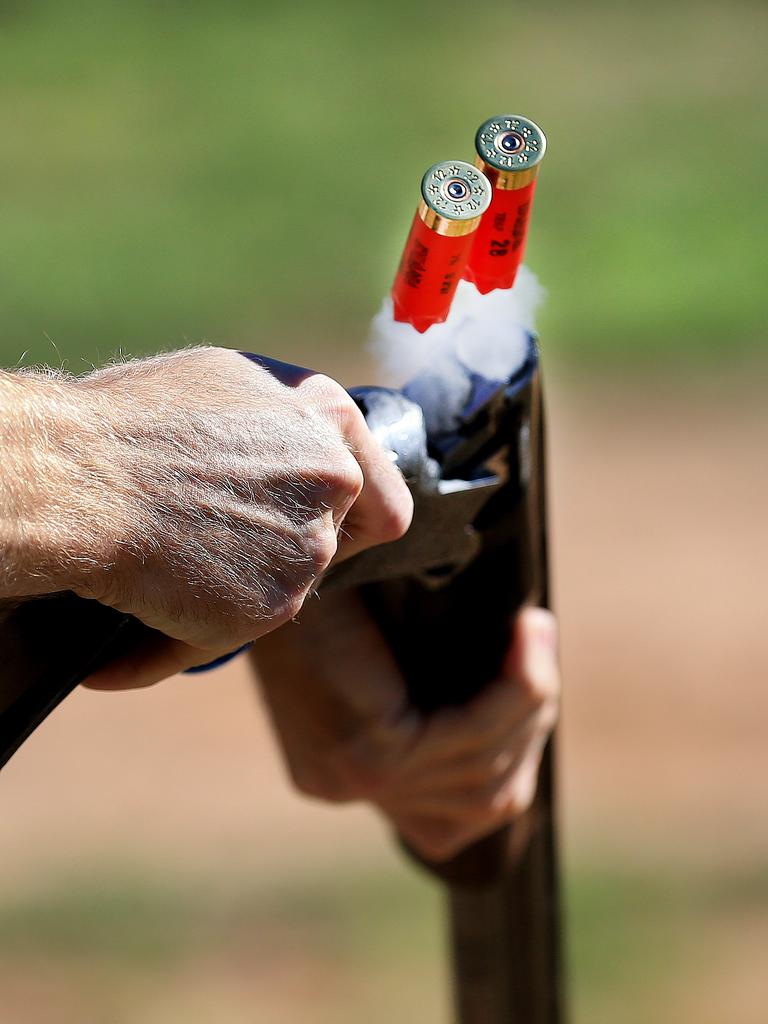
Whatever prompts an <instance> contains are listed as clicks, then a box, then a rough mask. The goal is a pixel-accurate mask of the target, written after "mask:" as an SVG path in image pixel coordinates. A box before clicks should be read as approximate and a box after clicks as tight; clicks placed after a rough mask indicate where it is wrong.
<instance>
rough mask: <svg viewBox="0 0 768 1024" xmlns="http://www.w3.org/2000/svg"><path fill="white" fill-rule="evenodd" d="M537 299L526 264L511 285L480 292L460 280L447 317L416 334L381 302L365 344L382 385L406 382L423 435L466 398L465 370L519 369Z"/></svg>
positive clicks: (498, 372)
mask: <svg viewBox="0 0 768 1024" xmlns="http://www.w3.org/2000/svg"><path fill="white" fill-rule="evenodd" d="M545 294H546V292H545V289H544V288H543V287H542V285H541V284H539V281H538V278H537V277H536V275H535V274H534V273H533V272H532V271H531V270H529V269H528V268H527V267H526V266H522V267H520V269H519V270H518V272H517V277H516V278H515V283H514V286H513V287H512V288H507V289H497V290H496V291H492V292H489V293H488V294H487V295H481V294H480V292H478V290H477V289H476V288H475V286H474V285H473V284H471V283H470V282H468V281H460V282H459V287H458V289H457V290H456V296H455V298H454V300H453V305H452V306H451V311H450V314H449V316H448V319H447V320H446V321H445V322H444V323H442V324H433V325H432V327H430V328H429V329H428V330H426V331H425V332H424V333H423V334H419V332H418V331H417V330H416V329H415V328H414V327H412V326H411V324H407V323H398V322H397V321H396V320H395V319H394V318H393V309H392V299H391V298H389V297H388V298H386V299H385V300H384V302H383V304H382V307H381V309H380V310H379V312H378V313H377V314H376V316H375V317H374V318H373V322H372V324H371V334H370V342H369V347H370V349H371V351H372V352H373V354H374V356H375V357H376V359H377V361H378V364H379V366H380V369H381V372H382V375H383V377H384V378H385V382H386V383H387V384H390V385H392V386H400V385H402V384H403V383H405V382H409V383H408V387H407V389H406V391H407V393H408V395H409V396H410V397H411V398H413V399H414V400H415V401H417V402H418V403H419V404H420V405H421V406H422V407H423V408H424V410H425V412H426V414H427V420H428V426H429V428H430V431H436V432H439V431H442V430H449V429H451V427H453V426H454V425H455V420H456V415H457V414H458V412H459V410H460V409H461V407H462V406H463V404H464V402H465V401H466V399H467V398H468V391H469V381H468V377H467V370H470V371H472V372H474V373H479V374H481V375H482V376H483V377H487V378H489V379H490V380H503V379H505V378H506V377H509V376H510V375H511V374H512V373H514V371H515V370H516V369H517V368H518V367H519V366H521V365H522V363H523V362H524V360H525V356H526V353H527V350H528V335H529V334H531V333H533V332H534V331H535V319H536V312H537V310H538V308H539V306H540V305H541V303H542V301H543V300H544V297H545Z"/></svg>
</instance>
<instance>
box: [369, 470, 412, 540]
mask: <svg viewBox="0 0 768 1024" xmlns="http://www.w3.org/2000/svg"><path fill="white" fill-rule="evenodd" d="M412 519H413V498H412V497H411V494H410V491H409V490H408V489H407V488H406V487H405V485H404V484H403V485H402V486H400V487H399V488H398V493H396V494H393V496H392V498H391V500H390V501H389V502H387V503H386V505H384V506H382V508H381V509H380V512H379V517H378V521H377V523H376V534H377V538H378V540H379V541H380V542H381V543H387V542H390V541H394V540H400V538H401V537H403V536H405V534H406V533H407V532H408V528H409V527H410V525H411V520H412Z"/></svg>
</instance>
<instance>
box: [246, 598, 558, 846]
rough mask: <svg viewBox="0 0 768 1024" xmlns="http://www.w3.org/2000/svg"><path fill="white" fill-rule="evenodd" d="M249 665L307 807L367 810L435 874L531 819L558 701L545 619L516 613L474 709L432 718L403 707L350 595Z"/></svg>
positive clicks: (366, 620)
mask: <svg viewBox="0 0 768 1024" xmlns="http://www.w3.org/2000/svg"><path fill="white" fill-rule="evenodd" d="M253 657H254V660H255V665H256V668H257V671H258V674H259V677H260V680H261V685H262V689H263V693H264V696H265V700H266V704H267V707H268V708H269V711H270V713H271V716H272V720H273V723H274V727H275V730H276V732H277V736H278V739H279V741H280V744H281V746H282V750H283V754H284V757H285V760H286V763H287V766H288V770H289V772H290V775H291V777H292V779H293V782H294V784H295V785H296V786H297V788H298V789H299V790H301V791H302V792H303V793H305V794H307V795H309V796H314V797H319V798H321V799H324V800H330V801H351V800H367V801H369V802H370V803H372V804H374V805H375V806H376V807H378V808H379V809H380V810H381V811H382V812H383V813H384V815H385V816H386V817H387V818H388V819H389V820H390V821H391V822H392V823H393V825H394V826H395V828H396V829H397V830H398V831H399V832H400V834H401V835H402V836H403V837H404V838H405V839H406V840H407V842H408V843H409V844H410V845H411V846H412V847H413V848H414V849H415V850H416V851H417V852H418V853H420V854H421V855H423V856H424V857H426V858H427V859H430V860H444V859H447V858H449V857H451V856H453V855H454V854H455V853H457V852H458V851H459V850H460V849H462V848H463V847H465V846H467V845H468V844H469V843H471V842H472V841H473V840H475V839H478V838H480V837H481V836H483V835H486V834H487V833H490V832H492V831H494V830H495V829H496V828H498V827H499V826H501V825H502V824H504V823H506V822H509V821H512V820H513V819H514V818H516V817H518V816H519V815H521V814H522V813H523V812H524V811H525V810H527V808H528V806H529V805H530V803H531V800H532V799H533V795H534V792H535V789H536V778H537V773H538V767H539V762H540V759H541V753H542V750H543V748H544V744H545V743H546V740H547V737H548V736H549V733H550V731H551V729H552V727H553V725H554V722H555V719H556V717H557V708H558V699H559V689H560V677H559V671H558V667H557V658H556V630H555V620H554V617H553V616H552V615H551V613H549V612H547V611H544V610H543V609H538V608H529V609H526V610H524V611H522V612H521V613H520V614H519V616H518V617H517V619H516V621H515V622H514V623H513V624H512V623H511V624H510V644H509V650H508V654H507V658H506V661H505V663H504V665H503V668H502V671H501V673H500V677H499V679H498V680H497V681H496V682H495V683H492V684H491V685H490V686H488V687H487V688H486V690H485V691H484V692H483V693H482V694H480V695H479V696H478V697H477V698H476V699H475V700H474V701H472V702H471V703H470V704H468V705H466V706H464V707H460V708H450V709H445V710H441V711H438V712H436V713H434V714H432V715H429V716H423V715H421V714H419V713H418V712H417V711H415V710H414V709H413V708H412V707H410V706H409V704H408V698H407V694H406V689H405V683H404V681H403V678H402V676H401V674H400V672H399V670H398V668H397V666H396V664H395V662H394V659H393V657H392V654H391V652H390V650H389V648H388V646H387V644H386V643H385V641H384V639H383V637H382V635H381V633H380V632H379V630H378V628H377V627H376V625H375V623H374V622H373V620H372V619H371V618H370V617H369V616H368V614H367V612H366V611H365V608H364V607H363V605H362V603H361V602H360V601H359V599H358V598H357V597H356V596H355V595H351V594H338V593H331V594H325V595H321V596H320V598H318V599H315V600H312V601H311V602H308V603H307V604H306V605H305V607H304V610H303V611H302V614H301V616H300V622H298V623H289V624H288V625H286V626H283V627H282V628H281V629H279V630H277V631H276V632H274V633H271V634H270V635H269V636H267V637H264V638H262V639H261V640H260V641H259V642H258V643H257V644H256V645H255V647H254V651H253ZM434 685H435V687H436V688H439V686H440V680H439V679H435V680H434Z"/></svg>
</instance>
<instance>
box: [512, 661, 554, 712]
mask: <svg viewBox="0 0 768 1024" xmlns="http://www.w3.org/2000/svg"><path fill="white" fill-rule="evenodd" d="M520 685H521V689H522V692H523V694H524V695H525V697H526V698H527V700H528V702H529V703H530V704H531V705H532V706H533V707H537V708H538V707H542V706H544V705H545V704H547V703H549V702H552V701H556V700H557V699H558V697H559V694H560V674H559V672H558V670H557V668H556V666H555V665H554V664H553V665H552V667H551V668H545V667H543V666H542V667H539V668H537V669H536V670H535V671H529V672H526V673H525V675H524V676H523V678H522V679H521V680H520Z"/></svg>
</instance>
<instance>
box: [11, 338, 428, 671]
mask: <svg viewBox="0 0 768 1024" xmlns="http://www.w3.org/2000/svg"><path fill="white" fill-rule="evenodd" d="M0 443H2V449H3V451H4V453H5V459H4V463H3V467H2V470H1V471H0V542H1V543H2V550H3V556H4V557H3V563H2V570H0V599H23V598H26V597H30V596H33V595H36V594H47V593H53V592H56V591H60V590H71V591H74V592H75V593H77V594H79V595H80V596H82V597H85V598H90V599H94V600H97V601H101V602H102V603H104V604H107V605H110V606H112V607H114V608H117V609H119V610H120V611H123V612H126V613H129V614H132V615H135V616H136V617H137V618H139V619H141V621H142V622H144V623H146V624H147V625H148V626H151V627H153V628H154V629H155V630H158V631H160V633H162V634H163V638H161V639H159V640H157V641H154V642H152V643H151V645H149V646H148V647H147V648H146V649H141V650H136V651H134V652H132V653H131V654H130V656H129V657H127V658H126V659H125V660H124V661H122V662H119V663H115V664H113V665H111V666H109V667H108V668H107V669H105V670H103V671H100V672H99V673H98V674H96V675H95V676H94V677H92V678H91V680H90V683H91V685H93V686H99V687H105V688H109V687H111V688H124V687H136V686H146V685H149V684H151V683H154V682H157V681H159V680H160V679H164V678H166V677H167V676H169V675H172V674H173V673H175V672H178V671H180V670H181V669H184V668H188V667H191V666H193V665H200V664H204V663H206V662H208V661H210V660H212V658H215V657H218V656H219V655H221V654H225V653H227V652H228V651H232V650H234V649H236V648H237V647H240V646H242V645H243V644H244V643H247V642H249V641H251V640H254V639H256V638H257V637H260V636H262V635H263V634H264V633H267V632H269V631H270V630H272V629H274V628H276V627H277V626H279V625H281V624H282V623H284V622H286V621H288V620H290V619H291V618H293V616H295V615H296V614H297V612H298V611H299V609H300V608H301V606H302V604H303V602H304V600H305V598H306V597H307V595H308V594H309V593H310V592H311V590H312V588H313V587H314V585H315V584H316V582H317V580H318V578H319V576H320V575H321V574H322V572H323V571H324V570H325V569H326V568H327V567H328V565H329V564H330V563H331V561H332V560H333V559H343V558H348V557H349V556H351V555H352V554H355V553H356V552H357V551H360V550H361V549H363V548H365V547H368V546H369V545H372V544H380V543H383V542H385V541H388V540H393V539H395V538H397V537H399V536H401V535H402V534H403V533H404V532H405V530H406V529H407V528H408V525H409V523H410V519H411V514H412V501H411V497H410V494H409V492H408V489H407V488H406V486H405V483H404V482H403V480H402V478H401V476H400V474H399V473H398V472H397V471H396V470H395V469H394V468H393V466H392V465H391V463H390V461H389V460H388V459H387V457H386V455H385V453H384V452H383V451H382V449H381V448H380V446H379V445H378V444H377V443H376V441H375V440H374V438H373V437H372V435H371V434H370V433H369V431H368V428H367V427H366V425H365V420H364V418H363V416H362V414H361V413H360V411H359V410H358V409H357V407H356V406H355V404H354V403H353V402H352V400H351V399H350V398H349V397H348V395H347V394H346V392H345V391H344V389H343V388H342V387H341V386H340V385H339V384H337V383H336V382H335V381H333V380H331V379H330V378H328V377H324V376H323V375H321V374H317V373H313V372H311V371H309V370H303V369H300V368H298V367H292V366H287V365H285V364H280V363H269V362H268V361H265V360H261V361H251V360H248V359H245V358H244V357H243V356H242V355H240V354H239V353H237V352H233V351H229V350H225V349H213V348H210V349H198V350H191V351H186V352H181V353H176V354H173V355H169V356H162V357H158V358H155V359H146V360H137V361H135V362H131V363H127V364H124V365H118V366H112V367H108V368H107V369H105V370H101V371H97V372H95V373H92V374H90V375H88V376H86V377H82V378H72V377H63V376H41V375H39V374H38V375H34V374H32V375H29V374H28V375H18V374H2V375H0ZM342 524H343V529H342Z"/></svg>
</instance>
